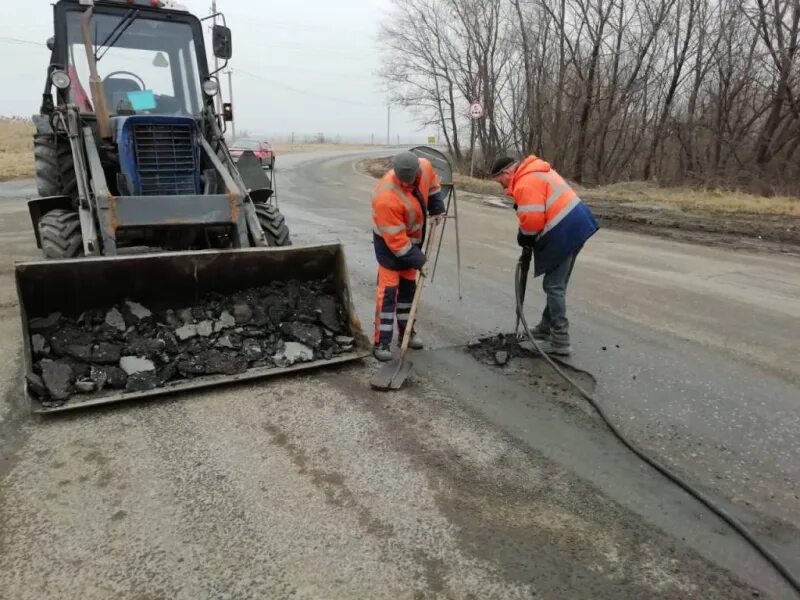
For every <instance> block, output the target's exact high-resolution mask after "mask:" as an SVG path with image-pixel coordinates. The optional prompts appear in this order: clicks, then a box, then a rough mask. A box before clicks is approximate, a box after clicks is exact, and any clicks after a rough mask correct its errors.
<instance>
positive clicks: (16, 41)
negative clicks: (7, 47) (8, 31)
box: [0, 35, 47, 48]
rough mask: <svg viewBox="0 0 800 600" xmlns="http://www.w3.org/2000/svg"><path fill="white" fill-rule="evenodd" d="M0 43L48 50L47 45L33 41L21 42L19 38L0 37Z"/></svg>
mask: <svg viewBox="0 0 800 600" xmlns="http://www.w3.org/2000/svg"><path fill="white" fill-rule="evenodd" d="M0 42H8V43H10V44H19V45H23V46H38V47H40V48H47V44H43V43H41V42H34V41H33V40H21V39H19V38H14V37H6V36H4V35H0Z"/></svg>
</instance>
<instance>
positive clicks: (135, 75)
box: [103, 71, 147, 91]
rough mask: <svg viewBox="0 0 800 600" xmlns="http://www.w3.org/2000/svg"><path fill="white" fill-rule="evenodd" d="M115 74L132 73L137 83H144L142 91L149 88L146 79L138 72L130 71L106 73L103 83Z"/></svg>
mask: <svg viewBox="0 0 800 600" xmlns="http://www.w3.org/2000/svg"><path fill="white" fill-rule="evenodd" d="M114 75H130V76H131V77H133V78H134V79H136V80H137V83H141V84H142V87H141V91H144V90H146V89H147V85H146V84H145V82H144V79H142V78H141V77H139V76H138V75H137V74H136V73H131V72H130V71H114V72H113V73H109V74H108V75H106V76H105V77H104V78H103V83H105V82H106V81H108V80H109V79H110V78H112V77H113V76H114Z"/></svg>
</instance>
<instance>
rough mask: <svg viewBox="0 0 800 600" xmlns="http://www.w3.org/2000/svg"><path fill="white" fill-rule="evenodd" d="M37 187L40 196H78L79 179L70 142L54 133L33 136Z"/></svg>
mask: <svg viewBox="0 0 800 600" xmlns="http://www.w3.org/2000/svg"><path fill="white" fill-rule="evenodd" d="M33 156H34V161H35V165H36V189H37V190H38V192H39V196H41V197H46V196H70V197H72V198H76V197H77V196H78V181H77V179H76V177H75V166H74V164H73V162H72V148H70V145H69V142H68V141H67V140H65V139H62V138H57V137H56V136H54V135H52V134H47V133H37V134H36V135H34V136H33Z"/></svg>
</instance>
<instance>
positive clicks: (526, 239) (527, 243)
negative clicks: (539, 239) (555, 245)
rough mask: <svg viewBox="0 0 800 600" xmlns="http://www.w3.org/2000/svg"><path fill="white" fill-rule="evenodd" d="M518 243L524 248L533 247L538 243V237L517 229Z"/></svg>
mask: <svg viewBox="0 0 800 600" xmlns="http://www.w3.org/2000/svg"><path fill="white" fill-rule="evenodd" d="M517 244H519V245H520V246H521V247H523V248H533V247H534V245H535V244H536V237H535V236H532V235H524V234H523V233H522V232H521V231H517Z"/></svg>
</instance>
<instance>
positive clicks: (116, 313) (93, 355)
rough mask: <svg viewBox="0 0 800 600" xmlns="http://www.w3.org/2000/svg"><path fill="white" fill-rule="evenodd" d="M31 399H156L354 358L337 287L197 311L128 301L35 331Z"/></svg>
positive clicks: (244, 297)
mask: <svg viewBox="0 0 800 600" xmlns="http://www.w3.org/2000/svg"><path fill="white" fill-rule="evenodd" d="M29 331H30V333H31V338H30V348H31V353H32V355H33V361H34V364H33V373H31V374H29V375H28V377H27V379H28V387H29V390H30V391H31V392H32V393H33V394H34V395H35V396H36V397H38V399H39V400H40V401H41V402H42V404H43V406H45V407H55V406H60V405H61V404H63V403H65V402H66V401H68V400H69V399H70V398H71V397H72V395H73V394H92V393H99V392H102V391H103V390H118V391H119V390H124V391H128V392H134V391H144V390H151V389H154V388H157V387H161V386H164V385H165V384H167V382H170V381H175V380H180V379H190V378H193V377H200V376H204V375H235V374H238V373H242V372H244V371H246V370H247V369H249V368H257V367H262V368H263V367H288V366H291V365H293V364H295V363H299V362H308V361H313V360H321V359H330V358H333V357H334V356H336V355H339V354H341V353H343V352H348V351H350V350H352V349H353V346H354V343H355V340H354V339H353V338H352V337H350V336H349V335H348V333H349V325H348V323H347V319H346V315H345V311H344V310H343V309H342V307H340V306H339V305H338V303H337V300H336V296H335V295H334V284H333V280H332V279H331V278H326V279H324V280H318V281H311V282H298V281H294V280H293V281H288V282H280V281H276V282H272V283H271V284H269V285H266V286H262V287H259V288H251V289H246V290H241V291H239V292H236V293H233V294H230V295H221V294H217V293H210V294H208V295H207V296H205V297H204V298H203V299H202V300H200V301H199V302H197V303H195V304H193V305H192V306H189V307H186V306H182V307H171V308H165V309H163V310H157V309H156V308H155V307H153V306H150V307H149V308H148V307H146V306H144V305H143V304H140V303H138V302H135V301H133V300H126V301H125V302H122V303H121V304H119V305H117V306H114V307H110V308H106V309H95V310H89V311H86V312H84V313H82V314H81V315H80V316H78V317H77V318H72V317H69V316H66V315H62V314H61V313H52V314H49V315H46V316H44V317H38V318H33V319H31V320H30V321H29Z"/></svg>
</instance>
